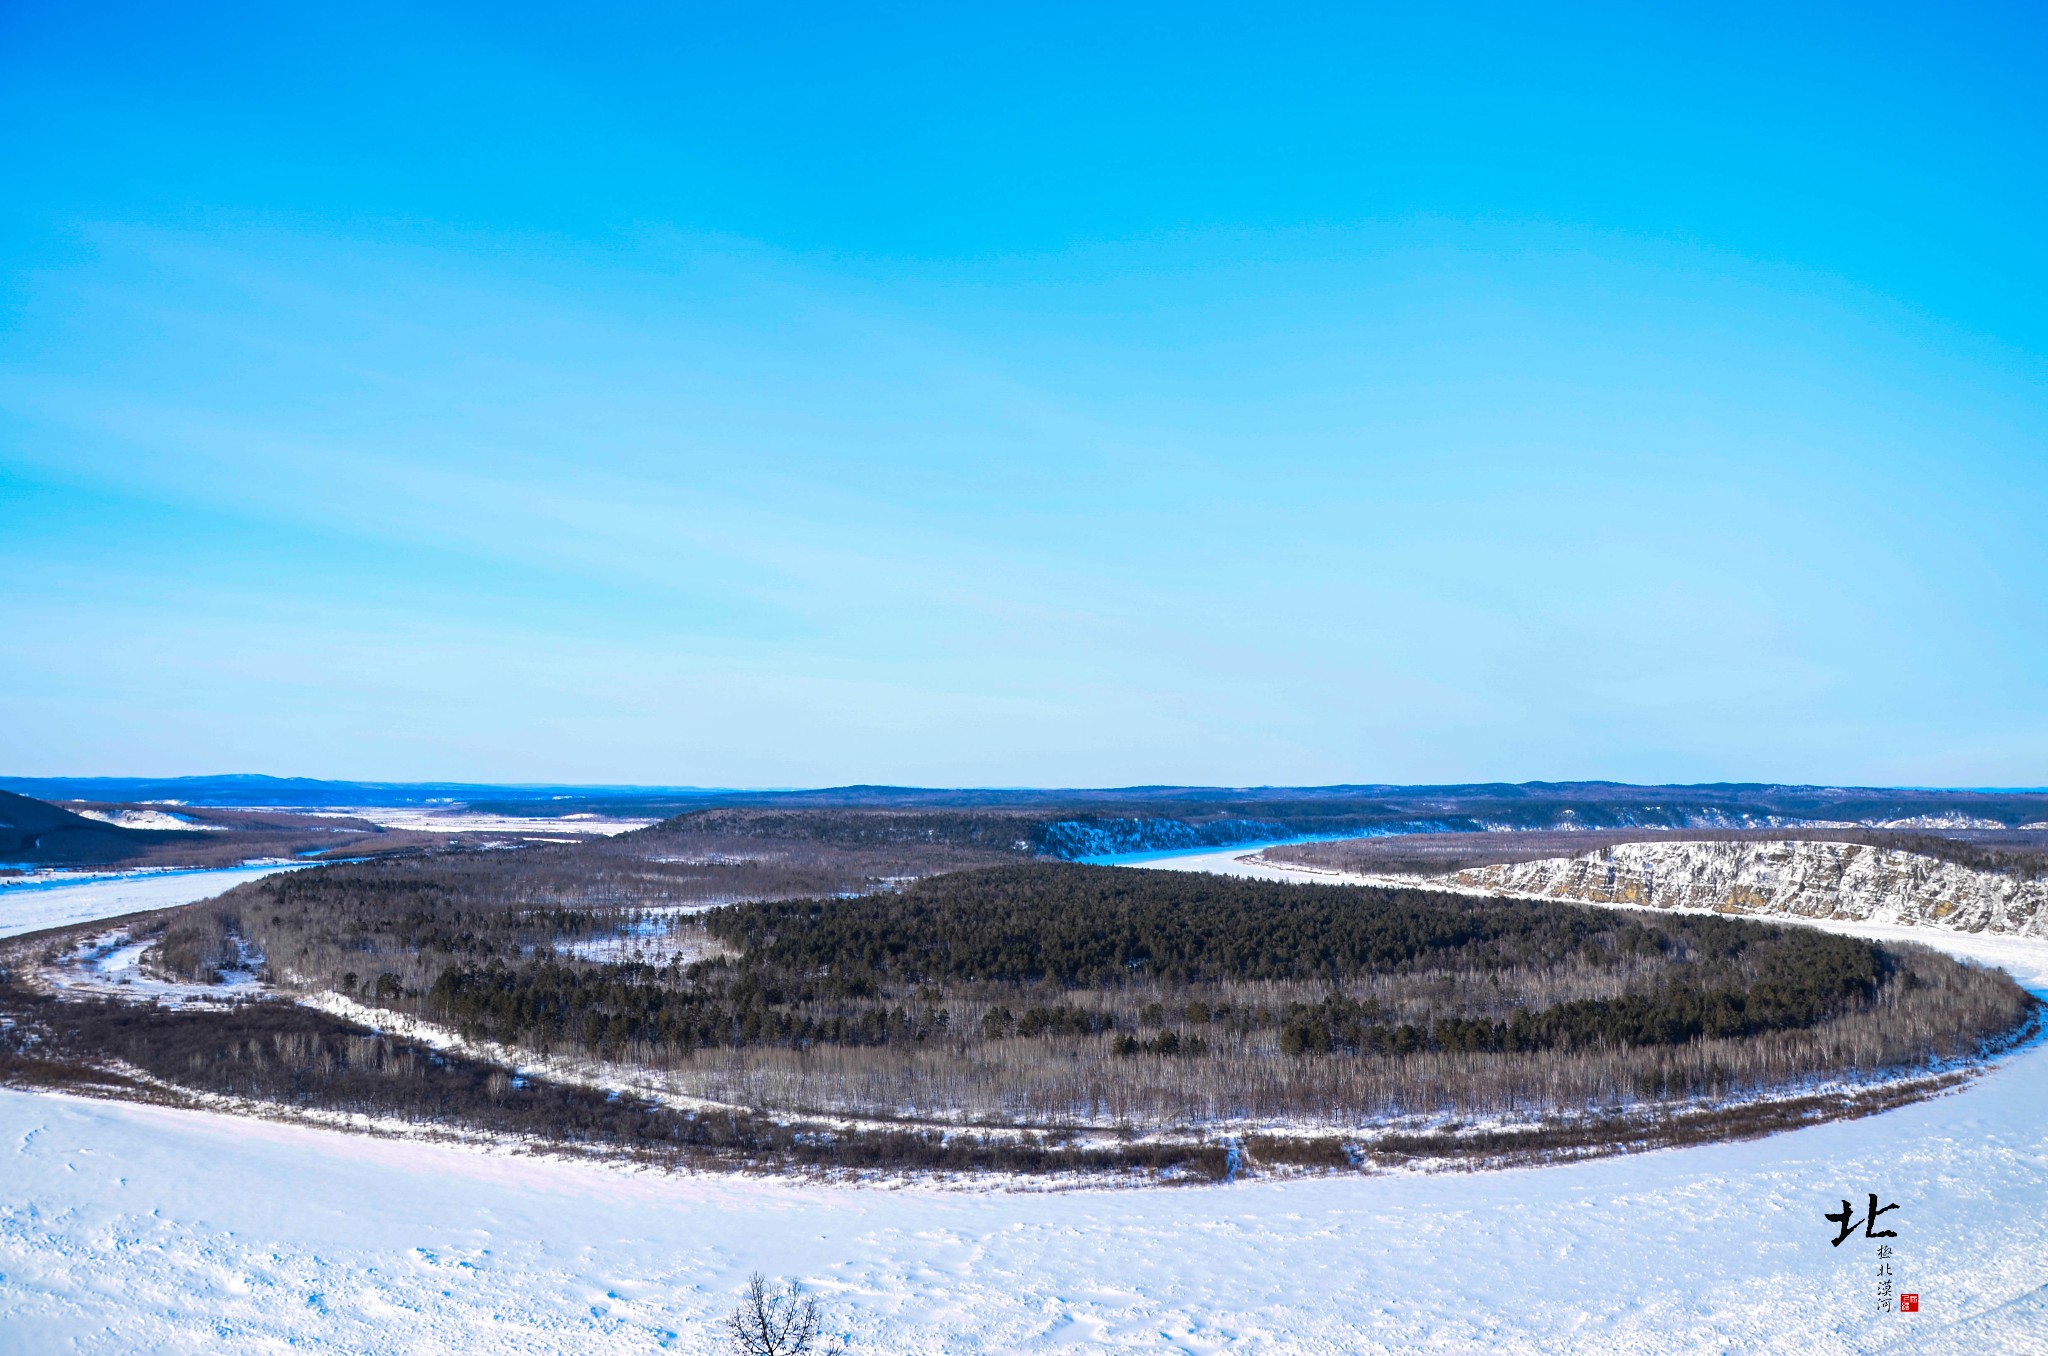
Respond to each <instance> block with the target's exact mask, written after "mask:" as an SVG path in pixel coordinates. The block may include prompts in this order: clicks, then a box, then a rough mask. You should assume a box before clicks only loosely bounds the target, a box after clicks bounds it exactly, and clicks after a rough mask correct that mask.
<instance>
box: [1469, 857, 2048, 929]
mask: <svg viewBox="0 0 2048 1356" xmlns="http://www.w3.org/2000/svg"><path fill="white" fill-rule="evenodd" d="M1443 879H1445V880H1446V881H1447V882H1449V883H1453V884H1456V885H1458V886H1461V887H1463V888H1466V889H1482V890H1499V891H1501V892H1503V893H1508V894H1518V895H1537V896H1541V897H1543V898H1547V899H1579V900H1585V901H1587V902H1589V903H1597V904H1636V905H1642V906H1646V907H1650V908H1666V909H1669V908H1693V909H1713V910H1715V911H1717V912H1721V913H1740V914H1756V915H1762V916H1769V915H1774V914H1775V915H1780V916H1792V917H1800V918H1839V919H1845V920H1853V921H1856V922H1873V923H1897V924H1904V925H1908V926H1934V927H1942V928H1951V929H1954V930H1956V931H1958V932H1992V933H2001V934H2008V935H2012V936H2021V937H2040V938H2048V879H2044V878H2043V877H2040V876H2027V875H2023V874H2020V873H2017V872H2011V873H2008V872H1997V871H1980V870H1975V869H1973V868H1970V867H1967V866H1961V865H1958V864H1956V863H1954V862H1945V861H1941V860H1939V859H1937V858H1934V857H1925V856H1921V855H1920V854H1918V853H1913V852H1902V851H1898V850H1895V849H1887V848H1875V847H1866V846H1863V845H1861V844H1857V843H1815V842H1746V843H1745V842H1721V843H1696V842H1695V843H1688V842H1676V843H1624V844H1620V845H1617V846H1614V847H1609V848H1604V849H1602V850H1600V851H1598V852H1590V853H1587V854H1585V855H1583V856H1579V857H1569V858H1551V859H1548V860H1544V861H1534V862H1517V863H1514V864H1512V865H1506V866H1481V867H1472V868H1469V869H1467V870H1463V871H1458V872H1455V873H1452V874H1450V875H1449V876H1446V877H1444V878H1443Z"/></svg>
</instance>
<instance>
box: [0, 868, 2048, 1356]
mask: <svg viewBox="0 0 2048 1356" xmlns="http://www.w3.org/2000/svg"><path fill="white" fill-rule="evenodd" d="M1244 851H1245V849H1243V848H1238V849H1234V850H1233V852H1232V853H1231V854H1209V855H1217V856H1232V857H1234V856H1236V855H1242V854H1243V852H1244ZM1155 864H1156V863H1155ZM1913 932H1914V937H1915V939H1916V940H1921V941H1925V942H1928V943H1930V944H1935V945H1944V946H1953V945H1956V944H1958V943H1959V942H1961V941H1962V940H1964V939H1960V938H1957V937H1956V936H1954V935H1953V934H1946V935H1943V934H1939V933H1937V932H1936V930H1933V929H1917V930H1913ZM2001 959H2002V960H2003V961H2004V963H2006V964H2008V965H2009V966H2010V967H2012V968H2013V969H2014V971H2015V973H2016V974H2018V975H2019V976H2020V977H2021V979H2022V980H2023V982H2025V983H2027V984H2028V985H2029V986H2030V987H2033V988H2035V989H2036V990H2037V991H2041V990H2048V943H2044V942H2032V941H2017V940H2011V941H2006V942H2004V943H2003V944H2002V953H2001ZM0 1161H4V1162H5V1163H6V1168H5V1170H4V1172H0V1183H4V1191H0V1351H7V1352H17V1351H18V1352H44V1351H56V1350H80V1351H168V1352H187V1351H189V1352H257V1351H262V1352H269V1351H275V1350H279V1349H283V1348H286V1347H290V1348H295V1349H305V1350H313V1351H346V1352H444V1351H445V1352H464V1353H468V1352H499V1351H503V1352H522V1353H523V1352H588V1351H602V1352H636V1351H657V1350H675V1351H705V1352H709V1351H716V1350H721V1349H722V1348H721V1347H720V1345H719V1338H718V1334H717V1332H716V1331H715V1321H716V1319H717V1318H718V1317H719V1316H720V1315H722V1314H723V1313H724V1312H725V1311H726V1310H727V1309H728V1308H729V1307H730V1306H731V1303H732V1301H733V1298H734V1296H735V1294H736V1292H737V1291H738V1289H739V1287H740V1286H741V1285H742V1284H743V1283H744V1281H745V1278H746V1275H747V1273H749V1272H750V1271H753V1270H760V1271H763V1272H766V1273H768V1274H769V1275H770V1276H777V1277H790V1276H794V1277H799V1278H801V1279H803V1280H804V1281H805V1282H806V1283H807V1284H809V1285H810V1286H812V1287H813V1288H814V1289H815V1290H816V1291H817V1292H818V1293H819V1294H821V1295H822V1296H824V1298H825V1300H826V1302H827V1305H828V1309H829V1312H830V1314H831V1316H832V1319H833V1327H834V1330H835V1331H837V1332H840V1333H842V1334H843V1335H844V1336H845V1337H846V1338H847V1339H848V1341H849V1348H850V1349H851V1350H853V1351H869V1352H887V1353H896V1352H906V1353H907V1352H947V1353H954V1352H1011V1351H1057V1350H1065V1349H1076V1348H1089V1347H1097V1348H1100V1347H1117V1348H1123V1349H1128V1350H1133V1351H1183V1352H1210V1351H1223V1350H1232V1351H1260V1352H1360V1351H1412V1350H1436V1351H1449V1352H1460V1351H1481V1350H1484V1351H1495V1352H1577V1351H1583V1352H1601V1353H1607V1352H1681V1351H1683V1352H1690V1351H1788V1352H1790V1351H1796V1352H1800V1353H1802V1354H1804V1353H1830V1352H1859V1351H1886V1350H1895V1351H1901V1352H1907V1351H1911V1352H1921V1351H1953V1352H1968V1353H1978V1352H2003V1351H2013V1352H2048V1250H2044V1249H2043V1248H2042V1246H2041V1237H2042V1233H2041V1223H2040V1221H2041V1216H2042V1211H2043V1208H2044V1206H2048V1049H2044V1047H2043V1046H2040V1045H2036V1046H2033V1047H2030V1048H2028V1049H2026V1050H2023V1051H2021V1052H2019V1053H2017V1054H2015V1055H2013V1056H2010V1057H2008V1058H2007V1059H2006V1060H2005V1061H2004V1062H2003V1063H2002V1065H2001V1066H2000V1067H1999V1068H1997V1069H1996V1070H1994V1071H1993V1072H1991V1073H1990V1074H1988V1075H1986V1076H1985V1077H1983V1078H1982V1079H1979V1080H1978V1081H1976V1082H1975V1083H1973V1084H1971V1085H1970V1086H1969V1087H1967V1088H1966V1089H1965V1090H1964V1091H1962V1092H1960V1093H1957V1094H1954V1095H1950V1096H1946V1097H1941V1098H1937V1099H1935V1100H1933V1101H1930V1102H1925V1103H1922V1104H1919V1105H1916V1106H1911V1107H1907V1108H1904V1109H1902V1110H1899V1111H1894V1112H1888V1113H1886V1114H1884V1115H1880V1116H1875V1117H1871V1118H1869V1119H1865V1120H1861V1121H1851V1122H1838V1123H1834V1124H1829V1125H1823V1126H1818V1127H1814V1128H1811V1129H1807V1130H1801V1131H1798V1132H1796V1133H1793V1134H1786V1135H1778V1136H1775V1137H1772V1138H1769V1139H1765V1140H1759V1141H1753V1142H1750V1143H1744V1144H1728V1145H1714V1146H1707V1147H1701V1148H1692V1149H1681V1150H1666V1151H1660V1152H1657V1153H1651V1154H1644V1155H1640V1156H1638V1157H1634V1158H1628V1159H1609V1160H1604V1161H1599V1162H1592V1163H1582V1164H1576V1165H1571V1166H1564V1167H1553V1168H1543V1169H1525V1170H1515V1171H1508V1172H1495V1173H1483V1174H1474V1175H1469V1176H1466V1175H1448V1176H1432V1177H1420V1176H1412V1177H1409V1176H1390V1177H1374V1178H1361V1177H1343V1178H1330V1179H1321V1180H1308V1181H1292V1182H1241V1183H1236V1184H1232V1185H1226V1186H1206V1187H1181V1188H1161V1189H1145V1190H1131V1189H1126V1190H1106V1189H1089V1190H1074V1191H1049V1192H1048V1191H1016V1192H996V1191H987V1190H949V1189H944V1188H940V1187H898V1188H889V1189H881V1188H857V1187H819V1186H807V1185H802V1184H796V1183H791V1182H787V1181H780V1180H746V1179H734V1178H723V1177H702V1178H698V1177H667V1176H662V1175H658V1174H651V1173H637V1172H631V1171H626V1170H621V1169H617V1168H607V1167H600V1166H594V1165H584V1164H573V1163H563V1162H553V1161H542V1160H537V1159H532V1158H524V1157H517V1156H512V1155H507V1154H494V1153H488V1152H484V1151H480V1150H472V1149H462V1148H454V1147H440V1146H433V1145H423V1144H417V1143H400V1142H393V1141H386V1140H375V1139H369V1138H364V1137H359V1136H350V1135H345V1134H338V1133H332V1132H327V1131H321V1130H315V1129H310V1128H303V1127H296V1126H284V1125H276V1124H271V1123H267V1122H260V1121H251V1120H245V1119H238V1118H233V1117H227V1116H219V1115H212V1114H206V1113H197V1112H174V1111H167V1110H162V1109H157V1108H150V1107H141V1106H133V1105H124V1104H117V1103H101V1102H90V1101H82V1100H76V1099H71V1098H61V1097H47V1096H31V1095H27V1094H20V1093H0ZM1870 1192H1876V1193H1879V1195H1880V1196H1881V1198H1882V1201H1883V1202H1884V1203H1887V1204H1889V1203H1893V1202H1896V1203H1897V1204H1898V1206H1899V1209H1898V1210H1896V1211H1894V1212H1890V1213H1887V1214H1886V1215H1885V1216H1884V1218H1883V1221H1882V1224H1881V1226H1880V1227H1885V1226H1889V1227H1893V1228H1895V1229H1896V1230H1897V1232H1898V1237H1897V1238H1895V1239H1891V1240H1888V1242H1889V1244H1890V1246H1892V1247H1893V1248H1894V1249H1895V1256H1894V1257H1893V1258H1892V1259H1891V1261H1892V1266H1893V1269H1894V1270H1893V1274H1894V1279H1895V1281H1896V1285H1897V1289H1898V1290H1900V1291H1907V1292H1914V1293H1917V1294H1918V1295H1919V1296H1920V1309H1921V1311H1920V1312H1919V1313H1917V1314H1900V1313H1888V1314H1887V1313H1879V1312H1878V1311H1877V1305H1876V1297H1877V1286H1878V1271H1877V1268H1878V1265H1879V1259H1878V1256H1877V1253H1876V1249H1877V1247H1878V1243H1877V1241H1875V1240H1871V1239H1866V1238H1864V1237H1863V1236H1862V1234H1861V1233H1860V1232H1859V1233H1858V1234H1857V1235H1856V1236H1854V1237H1852V1238H1851V1239H1850V1240H1849V1241H1848V1242H1845V1243H1844V1244H1843V1245H1842V1246H1841V1247H1839V1248H1836V1247H1831V1246H1830V1240H1831V1239H1832V1238H1833V1237H1834V1235H1835V1226H1834V1225H1833V1224H1832V1223H1830V1222H1829V1221H1828V1220H1826V1219H1825V1218H1823V1216H1824V1215H1825V1214H1826V1213H1827V1212H1829V1211H1835V1210H1838V1209H1839V1207H1840V1204H1841V1202H1842V1201H1843V1200H1849V1201H1852V1202H1854V1203H1855V1204H1856V1205H1857V1207H1858V1208H1859V1209H1860V1208H1861V1207H1862V1205H1863V1203H1864V1201H1865V1197H1866V1195H1867V1194H1868V1193H1870Z"/></svg>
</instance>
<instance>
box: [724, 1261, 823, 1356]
mask: <svg viewBox="0 0 2048 1356" xmlns="http://www.w3.org/2000/svg"><path fill="white" fill-rule="evenodd" d="M823 1319H824V1313H823V1311H822V1310H821V1309H820V1307H819V1305H818V1299H817V1296H815V1295H806V1294H805V1293H804V1288H803V1287H802V1286H801V1285H799V1284H797V1283H796V1282H795V1281H791V1282H790V1283H789V1288H788V1289H786V1290H784V1291H783V1292H782V1293H781V1294H777V1293H776V1292H775V1291H773V1290H770V1289H769V1288H768V1280H767V1278H766V1277H765V1276H763V1275H762V1274H761V1273H760V1272H758V1271H757V1272H755V1273H754V1274H753V1275H752V1276H751V1277H749V1278H748V1280H747V1293H746V1297H745V1298H743V1299H742V1300H741V1301H740V1303H739V1307H738V1308H736V1309H734V1310H733V1311H732V1313H731V1314H729V1315H728V1316H727V1317H726V1320H725V1326H726V1329H727V1330H728V1331H729V1332H731V1333H732V1349H733V1350H734V1351H736V1352H739V1353H740V1356H804V1353H806V1352H808V1351H810V1350H811V1349H812V1344H813V1343H815V1342H816V1341H817V1339H818V1325H819V1323H820V1322H822V1321H823Z"/></svg>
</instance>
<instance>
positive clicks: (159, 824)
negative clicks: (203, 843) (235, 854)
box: [71, 807, 228, 833]
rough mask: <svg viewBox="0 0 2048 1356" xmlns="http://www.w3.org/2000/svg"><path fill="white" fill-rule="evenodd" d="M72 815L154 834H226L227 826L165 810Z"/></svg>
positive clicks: (81, 812)
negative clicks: (189, 831)
mask: <svg viewBox="0 0 2048 1356" xmlns="http://www.w3.org/2000/svg"><path fill="white" fill-rule="evenodd" d="M71 813H73V814H75V815H77V816H78V817H79V818H81V819H97V820H98V821H99V822H100V823H102V824H112V825H113V826H114V827H115V828H119V829H147V830H151V831H154V832H162V831H164V830H167V829H168V830H182V829H203V830H205V831H206V832H209V833H214V832H224V831H226V829H227V827H228V826H227V825H225V824H202V823H200V822H199V821H198V820H196V819H192V818H190V817H189V816H186V815H174V814H169V813H166V812H165V811H163V810H85V809H79V808H76V807H74V808H73V809H72V811H71Z"/></svg>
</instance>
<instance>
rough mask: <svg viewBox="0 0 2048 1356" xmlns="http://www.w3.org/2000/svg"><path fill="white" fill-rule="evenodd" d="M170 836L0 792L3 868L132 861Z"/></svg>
mask: <svg viewBox="0 0 2048 1356" xmlns="http://www.w3.org/2000/svg"><path fill="white" fill-rule="evenodd" d="M167 836H169V835H166V834H163V833H145V832H141V831H139V830H136V829H123V828H118V827H116V826H115V825H112V824H102V823H100V822H99V821H98V820H96V819H87V818H86V817H85V816H83V815H75V814H72V813H71V812H70V811H69V810H66V809H64V808H62V807H61V806H56V805H50V804H47V803H45V802H43V801H40V800H31V799H29V798H28V797H27V796H17V795H15V794H14V793H13V792H11V791H0V865H4V866H99V865H103V864H106V863H109V862H117V861H121V860H123V859H125V858H129V857H133V856H135V855H136V854H137V853H138V852H140V851H142V850H143V849H144V848H145V847H149V846H152V845H155V844H158V843H161V842H163V841H164V839H165V838H166V837H167Z"/></svg>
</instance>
